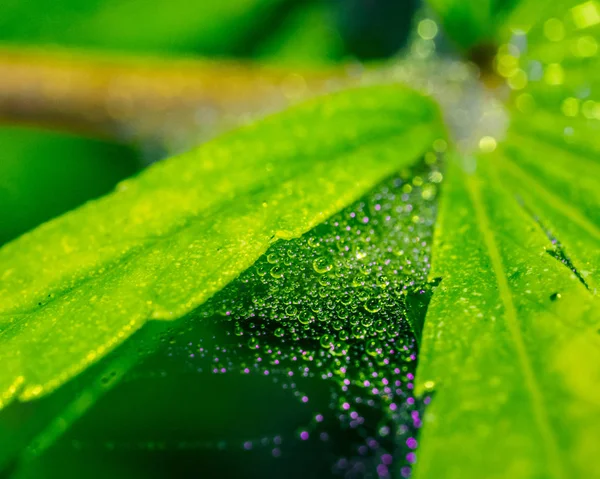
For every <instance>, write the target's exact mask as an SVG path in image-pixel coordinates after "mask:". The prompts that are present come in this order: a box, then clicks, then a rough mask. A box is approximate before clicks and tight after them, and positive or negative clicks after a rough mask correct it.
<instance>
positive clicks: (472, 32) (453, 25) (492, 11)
mask: <svg viewBox="0 0 600 479" xmlns="http://www.w3.org/2000/svg"><path fill="white" fill-rule="evenodd" d="M518 1H519V0H477V1H464V0H428V3H429V5H431V7H432V8H433V10H434V11H435V12H436V13H437V15H438V16H439V17H440V21H441V23H442V25H443V26H444V28H445V30H446V31H447V33H448V35H449V37H450V38H451V39H452V40H453V41H454V42H455V43H456V44H458V46H459V47H461V48H462V49H463V50H468V49H469V48H471V47H473V46H475V45H477V44H480V43H487V42H492V41H494V40H495V39H496V36H497V32H498V30H499V29H500V28H501V27H502V26H503V24H504V21H505V20H506V17H507V16H508V14H510V12H511V10H512V9H513V8H514V7H515V5H516V4H517V3H518ZM538 5H539V2H538Z"/></svg>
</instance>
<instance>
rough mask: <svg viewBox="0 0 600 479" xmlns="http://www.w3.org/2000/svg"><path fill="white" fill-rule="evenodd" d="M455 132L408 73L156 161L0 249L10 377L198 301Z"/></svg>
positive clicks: (36, 384) (14, 384)
mask: <svg viewBox="0 0 600 479" xmlns="http://www.w3.org/2000/svg"><path fill="white" fill-rule="evenodd" d="M441 134H443V132H442V131H441V128H440V121H439V115H438V110H437V108H436V107H435V105H434V104H433V103H432V102H431V101H430V100H429V99H427V98H425V97H422V96H421V95H419V94H417V93H414V92H412V91H410V90H407V89H404V88H402V87H398V86H389V87H378V88H368V89H363V90H355V91H348V92H343V93H338V94H333V95H330V96H328V97H325V98H323V99H318V100H314V101H312V102H309V103H307V104H305V105H303V106H300V107H296V108H293V109H291V110H289V111H287V112H284V113H282V114H279V115H275V116H272V117H270V118H267V119H265V120H263V121H261V122H259V123H256V124H254V125H250V126H248V127H246V128H243V129H241V130H239V131H237V132H234V133H231V134H229V135H226V136H223V137H221V138H219V139H217V140H215V141H212V142H210V143H208V144H206V145H205V146H203V147H202V148H200V149H198V150H196V151H192V152H190V153H187V154H184V155H182V156H179V157H176V158H172V159H170V160H167V161H165V162H161V163H159V164H156V165H154V166H152V167H151V168H149V169H148V170H146V171H145V172H143V173H142V174H140V175H139V176H138V177H136V178H134V179H132V180H129V181H126V182H124V183H121V184H120V185H119V186H118V188H117V191H116V192H115V193H113V194H111V195H109V196H107V197H105V198H103V199H100V200H98V201H94V202H90V203H88V204H87V205H85V206H83V207H81V208H79V209H77V210H75V211H73V212H72V213H69V214H67V215H65V216H63V217H61V218H59V219H57V220H55V221H52V222H50V223H47V224H45V225H43V226H41V227H40V228H38V229H36V230H34V231H33V232H31V233H28V234H26V235H24V236H22V237H21V238H19V239H18V240H16V241H14V242H12V243H9V244H8V245H6V246H4V247H3V248H2V249H1V250H0V271H1V277H2V282H1V283H0V297H1V298H2V301H1V303H0V314H1V317H2V322H1V323H0V324H1V326H0V334H1V336H0V342H1V344H2V347H1V349H0V361H1V362H2V365H3V366H2V371H1V372H0V391H2V396H0V397H2V400H3V402H5V403H6V402H7V401H9V400H10V399H11V398H14V397H19V398H20V399H22V400H27V399H31V398H34V397H37V396H39V395H41V394H44V393H47V392H49V391H51V390H53V389H55V388H56V387H58V386H59V385H60V384H62V383H64V382H65V381H66V380H68V379H69V378H70V377H72V376H73V375H75V374H77V373H78V372H80V371H81V370H83V369H84V368H86V367H87V366H88V365H89V364H91V363H93V362H95V361H97V360H98V359H99V358H100V357H102V356H103V355H105V354H106V353H107V352H108V351H109V350H111V349H113V348H114V347H115V346H116V345H118V344H120V343H121V342H122V341H123V340H124V339H125V338H127V337H128V336H129V335H131V334H132V333H133V332H134V331H135V330H137V329H138V328H140V327H141V325H142V324H144V323H145V322H146V321H147V320H149V319H175V318H178V317H180V316H182V315H183V314H185V313H186V312H188V311H190V310H192V309H193V308H195V307H196V306H198V305H199V304H201V303H202V302H203V301H205V300H206V299H207V298H208V297H210V296H211V295H212V294H213V293H215V292H216V291H218V290H220V289H221V288H223V286H225V285H226V284H227V283H228V282H230V281H231V280H232V279H234V278H235V277H236V276H238V275H239V274H240V273H241V272H242V271H243V270H244V269H246V268H247V267H248V266H249V265H251V264H252V263H253V262H254V261H255V260H256V259H257V258H258V257H259V256H260V255H261V254H262V253H264V252H265V250H266V249H267V248H268V246H269V245H270V244H271V243H272V242H274V241H276V240H278V239H288V238H292V237H297V236H299V235H301V234H302V233H304V232H306V231H307V230H309V229H310V228H312V227H313V226H315V225H317V224H319V223H320V222H322V221H323V220H324V219H326V218H327V217H329V216H330V215H331V214H333V213H335V212H336V211H338V210H339V209H341V208H343V207H344V206H346V205H347V204H349V203H350V202H352V201H354V200H356V199H357V198H358V197H360V196H361V195H362V194H363V193H365V192H366V191H368V190H369V189H370V188H372V187H373V186H374V185H375V184H376V183H377V182H379V181H381V180H382V179H383V178H385V177H386V176H388V175H390V174H391V173H393V172H394V171H396V170H397V169H398V168H400V167H402V166H403V165H407V164H409V163H411V162H412V161H414V160H415V159H417V158H418V157H419V155H420V154H422V153H423V152H424V150H425V149H427V148H428V147H429V145H430V144H431V142H432V141H433V140H434V139H435V138H437V137H439V136H440V135H441Z"/></svg>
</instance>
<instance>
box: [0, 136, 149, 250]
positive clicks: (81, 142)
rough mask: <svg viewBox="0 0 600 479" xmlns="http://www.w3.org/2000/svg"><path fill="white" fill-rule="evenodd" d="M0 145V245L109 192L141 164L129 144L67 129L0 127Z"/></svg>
mask: <svg viewBox="0 0 600 479" xmlns="http://www.w3.org/2000/svg"><path fill="white" fill-rule="evenodd" d="M0 144H1V145H2V156H1V159H0V218H2V221H0V244H3V243H6V242H7V241H9V240H12V239H13V238H16V237H17V236H19V235H21V234H23V233H24V232H25V231H27V230H29V229H31V228H33V227H35V226H37V225H39V224H40V223H42V222H44V221H48V220H49V219H50V218H53V217H55V216H58V215H59V214H62V213H64V212H66V211H68V210H70V209H72V208H74V207H76V206H79V205H80V204H81V203H83V202H84V201H86V200H89V199H91V198H94V197H98V196H100V195H103V194H106V193H108V192H109V191H110V190H111V189H112V187H113V186H114V185H115V184H116V183H117V182H118V181H120V180H122V179H124V178H126V177H128V176H130V175H132V174H133V173H135V172H136V170H138V166H139V160H138V159H137V158H136V155H135V153H134V152H133V150H131V149H130V148H127V147H124V146H120V145H112V144H108V143H105V142H103V141H97V140H91V139H87V138H85V139H84V138H78V137H74V136H71V135H65V134H57V133H49V132H45V131H38V130H28V129H25V128H1V129H0Z"/></svg>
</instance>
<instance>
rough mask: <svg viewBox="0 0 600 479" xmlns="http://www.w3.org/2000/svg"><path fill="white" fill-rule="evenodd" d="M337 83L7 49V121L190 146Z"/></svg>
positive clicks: (226, 66) (1, 85) (251, 70)
mask: <svg viewBox="0 0 600 479" xmlns="http://www.w3.org/2000/svg"><path fill="white" fill-rule="evenodd" d="M331 76H332V72H331V71H307V72H304V71H303V72H298V71H295V70H290V69H282V68H276V67H271V66H267V65H259V64H253V63H249V62H239V61H235V62H234V61H222V60H218V61H208V60H198V59H156V58H144V57H142V58H140V57H135V58H133V57H113V56H102V55H94V57H90V56H89V55H84V54H83V53H81V52H76V51H68V50H39V49H38V50H32V49H22V48H7V47H3V48H0V122H4V123H11V124H25V125H33V126H38V127H44V128H51V129H60V130H66V131H69V132H74V133H77V134H83V135H86V136H93V137H101V138H105V139H111V140H116V141H124V142H137V141H142V142H144V141H151V142H156V141H158V142H160V143H163V144H164V143H165V142H166V143H167V144H172V143H175V144H176V145H179V144H180V146H181V147H187V146H189V145H187V143H189V142H191V143H192V144H193V143H197V142H198V137H199V136H200V139H202V138H204V137H206V136H211V135H213V134H214V133H216V132H217V131H219V130H221V129H222V128H224V127H225V126H231V125H232V124H234V123H240V122H243V121H244V120H247V119H248V118H249V117H251V116H256V115H258V114H264V113H267V112H270V111H273V110H277V109H280V108H283V107H285V106H287V105H288V104H289V103H291V102H294V101H297V100H300V99H302V98H305V97H306V96H309V95H311V94H314V93H315V92H319V91H324V90H326V89H327V86H328V84H329V83H330V82H329V81H328V79H330V78H331ZM192 139H193V140H192ZM167 146H175V145H167ZM175 148H177V147H176V146H175Z"/></svg>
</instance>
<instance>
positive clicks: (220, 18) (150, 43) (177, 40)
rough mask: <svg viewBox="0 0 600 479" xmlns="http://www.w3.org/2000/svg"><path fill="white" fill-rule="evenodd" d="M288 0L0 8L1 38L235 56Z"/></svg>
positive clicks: (8, 4)
mask: <svg viewBox="0 0 600 479" xmlns="http://www.w3.org/2000/svg"><path fill="white" fill-rule="evenodd" d="M287 3H289V2H288V1H287V0H223V1H220V2H212V1H206V2H186V1H184V0H175V1H164V0H151V1H142V0H87V1H85V2H81V1H77V0H67V1H62V2H53V3H50V4H48V3H45V2H37V1H32V2H21V1H19V0H7V1H5V2H2V6H1V7H0V40H2V41H4V42H11V43H17V44H31V42H34V43H35V44H50V45H62V46H77V47H88V48H102V49H110V50H118V51H129V52H132V51H137V52H149V51H150V52H155V53H170V52H180V53H182V52H188V53H199V54H204V55H232V54H236V52H237V51H238V50H244V49H245V48H247V44H248V42H251V41H252V40H253V37H254V36H256V35H258V36H260V35H262V34H263V32H262V30H264V29H268V28H269V27H271V25H270V24H269V22H272V21H274V20H275V19H276V18H277V15H278V12H279V11H280V10H281V9H282V8H285V6H286V4H287Z"/></svg>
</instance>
